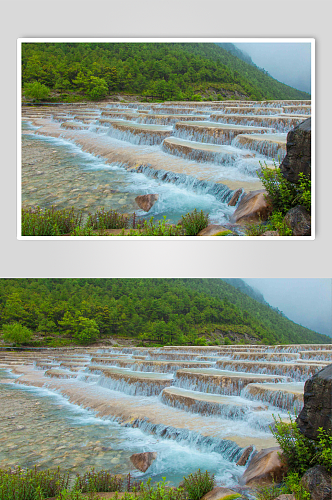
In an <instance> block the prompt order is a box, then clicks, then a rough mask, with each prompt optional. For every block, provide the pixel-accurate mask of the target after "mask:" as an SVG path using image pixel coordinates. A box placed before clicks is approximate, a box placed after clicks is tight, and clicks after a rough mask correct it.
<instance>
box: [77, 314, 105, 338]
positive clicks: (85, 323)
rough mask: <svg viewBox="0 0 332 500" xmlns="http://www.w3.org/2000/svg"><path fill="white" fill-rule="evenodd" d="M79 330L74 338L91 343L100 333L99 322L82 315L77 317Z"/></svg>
mask: <svg viewBox="0 0 332 500" xmlns="http://www.w3.org/2000/svg"><path fill="white" fill-rule="evenodd" d="M76 326H77V330H76V332H75V334H74V338H75V339H76V340H77V341H78V342H79V343H80V344H89V343H91V342H94V341H95V340H96V339H97V338H98V335H99V329H98V325H97V322H96V321H95V320H94V319H89V318H83V316H80V317H79V318H77V323H76Z"/></svg>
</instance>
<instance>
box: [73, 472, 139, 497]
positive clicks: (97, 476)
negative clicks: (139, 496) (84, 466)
mask: <svg viewBox="0 0 332 500" xmlns="http://www.w3.org/2000/svg"><path fill="white" fill-rule="evenodd" d="M140 485H141V483H140V482H133V480H132V477H131V475H130V474H128V475H127V476H126V478H125V479H124V478H122V477H121V476H117V475H114V474H111V473H110V472H109V471H107V470H101V471H98V472H97V471H95V470H94V469H91V470H90V471H88V472H86V473H85V474H83V475H80V474H77V476H76V480H75V484H74V490H80V491H81V492H82V493H87V492H109V491H111V492H114V491H118V492H121V491H133V490H137V489H138V488H139V487H140Z"/></svg>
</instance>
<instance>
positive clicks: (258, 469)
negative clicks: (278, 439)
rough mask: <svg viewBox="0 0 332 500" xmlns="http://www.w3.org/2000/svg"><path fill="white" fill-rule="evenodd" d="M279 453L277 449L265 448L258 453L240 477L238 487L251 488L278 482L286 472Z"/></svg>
mask: <svg viewBox="0 0 332 500" xmlns="http://www.w3.org/2000/svg"><path fill="white" fill-rule="evenodd" d="M280 453H281V449H280V448H279V447H273V448H265V449H263V450H261V451H260V452H258V453H257V454H256V455H255V456H254V457H253V458H252V459H251V461H250V463H249V466H248V468H247V470H246V471H245V473H244V474H243V476H241V478H240V485H242V486H250V487H252V486H261V485H269V484H272V483H273V482H276V483H278V482H280V481H281V480H282V478H283V477H284V475H285V473H286V471H287V468H286V466H285V464H284V463H283V462H282V461H281V459H280Z"/></svg>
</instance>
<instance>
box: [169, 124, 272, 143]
mask: <svg viewBox="0 0 332 500" xmlns="http://www.w3.org/2000/svg"><path fill="white" fill-rule="evenodd" d="M246 132H247V133H248V134H249V133H250V134H254V133H256V134H267V133H268V132H269V133H270V132H271V133H272V132H274V130H273V129H269V128H266V127H248V126H241V125H229V124H222V123H216V122H208V121H206V122H192V123H191V122H189V121H188V122H178V123H176V124H175V127H174V136H175V137H178V138H180V139H186V140H188V141H195V142H207V143H211V144H220V145H224V144H231V143H232V140H233V139H234V137H236V136H237V135H238V134H245V133H246ZM269 135H270V134H269Z"/></svg>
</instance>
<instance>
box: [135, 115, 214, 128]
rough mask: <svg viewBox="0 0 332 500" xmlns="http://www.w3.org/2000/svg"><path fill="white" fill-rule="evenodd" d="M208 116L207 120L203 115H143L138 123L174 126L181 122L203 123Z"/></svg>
mask: <svg viewBox="0 0 332 500" xmlns="http://www.w3.org/2000/svg"><path fill="white" fill-rule="evenodd" d="M207 118H208V115H206V118H205V117H204V116H202V115H198V116H197V115H173V114H168V115H158V114H144V115H141V116H140V117H139V118H138V119H137V122H138V123H146V124H150V125H153V124H155V125H174V124H175V123H177V122H179V121H182V122H183V121H202V120H204V119H207Z"/></svg>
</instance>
